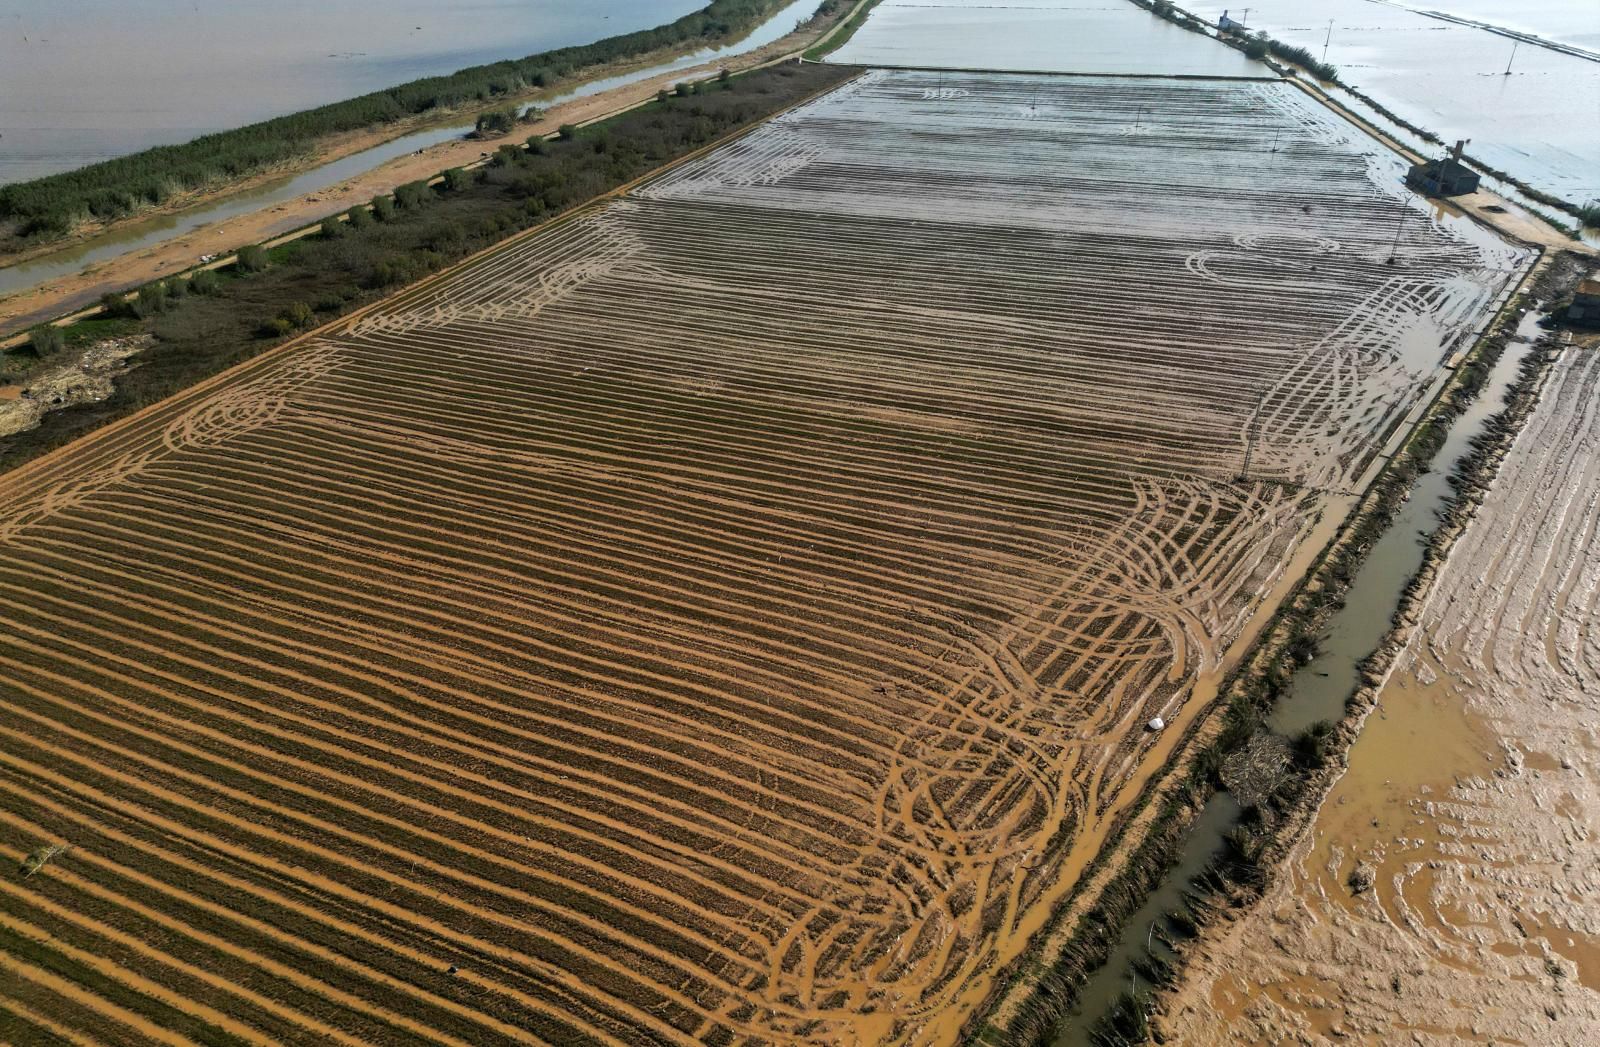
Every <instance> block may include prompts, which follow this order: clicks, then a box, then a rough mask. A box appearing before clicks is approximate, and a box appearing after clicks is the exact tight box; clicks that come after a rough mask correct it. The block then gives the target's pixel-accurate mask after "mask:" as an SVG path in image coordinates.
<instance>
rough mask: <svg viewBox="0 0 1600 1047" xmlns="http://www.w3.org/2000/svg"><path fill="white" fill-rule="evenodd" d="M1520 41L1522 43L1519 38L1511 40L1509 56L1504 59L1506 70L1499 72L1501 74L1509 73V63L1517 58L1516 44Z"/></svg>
mask: <svg viewBox="0 0 1600 1047" xmlns="http://www.w3.org/2000/svg"><path fill="white" fill-rule="evenodd" d="M1520 43H1522V41H1521V40H1513V41H1511V57H1510V58H1507V59H1506V71H1505V72H1503V73H1501V74H1500V75H1501V76H1510V75H1511V63H1512V62H1515V61H1516V60H1517V45H1518V44H1520Z"/></svg>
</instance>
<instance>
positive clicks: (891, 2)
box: [831, 0, 1271, 76]
mask: <svg viewBox="0 0 1600 1047" xmlns="http://www.w3.org/2000/svg"><path fill="white" fill-rule="evenodd" d="M831 60H832V61H836V62H844V63H846V64H850V65H872V66H907V67H912V68H938V69H1011V70H1024V71H1035V72H1052V73H1153V74H1166V75H1187V76H1270V75H1271V70H1269V69H1267V67H1266V66H1264V65H1261V64H1260V63H1258V62H1252V61H1250V60H1249V59H1247V58H1245V57H1244V56H1243V55H1241V54H1240V53H1239V52H1238V51H1235V50H1233V49H1232V48H1229V47H1225V46H1223V45H1222V44H1218V43H1215V42H1214V41H1211V40H1206V39H1203V38H1202V37H1199V36H1197V35H1195V34H1194V33H1191V32H1188V31H1187V30H1184V29H1180V28H1179V27H1177V26H1175V25H1173V24H1171V23H1170V22H1166V21H1163V20H1162V19H1159V18H1156V17H1155V16H1154V15H1152V14H1150V13H1149V12H1147V11H1143V10H1141V9H1139V8H1137V7H1135V6H1133V5H1132V4H1130V3H1127V2H1126V0H1113V2H1099V3H1096V2H1094V0H1041V2H1037V3H1028V4H1025V5H1024V4H1018V5H1015V6H1009V5H1005V4H989V3H983V2H980V0H936V2H931V3H930V2H927V0H916V2H912V0H884V3H882V4H880V5H879V6H878V7H877V8H875V9H874V10H873V12H872V15H871V17H869V18H868V19H867V22H866V24H865V25H864V26H862V27H861V28H860V29H859V30H858V31H857V32H856V34H855V35H854V36H853V37H851V38H850V41H849V42H848V43H846V44H845V45H844V46H843V47H841V48H840V49H839V50H838V51H836V52H835V53H834V54H833V56H832V58H831Z"/></svg>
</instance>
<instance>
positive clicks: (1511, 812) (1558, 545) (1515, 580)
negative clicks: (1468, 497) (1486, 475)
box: [1169, 346, 1600, 1045]
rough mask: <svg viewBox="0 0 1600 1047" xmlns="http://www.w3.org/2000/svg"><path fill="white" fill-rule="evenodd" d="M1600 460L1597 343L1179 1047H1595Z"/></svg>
mask: <svg viewBox="0 0 1600 1047" xmlns="http://www.w3.org/2000/svg"><path fill="white" fill-rule="evenodd" d="M1597 446H1600V350H1597V349H1596V348H1594V347H1593V346H1591V347H1588V348H1570V349H1568V350H1566V351H1565V355H1564V356H1562V358H1561V359H1560V360H1559V361H1558V362H1557V363H1556V364H1555V365H1554V372H1553V373H1552V374H1551V375H1550V376H1549V377H1548V378H1547V384H1546V386H1545V389H1544V393H1543V396H1542V399H1541V401H1540V403H1539V405H1538V407H1537V408H1536V410H1535V412H1534V414H1533V415H1532V417H1531V419H1530V420H1529V422H1528V424H1527V427H1526V429H1525V430H1524V432H1523V433H1522V434H1521V435H1520V436H1519V437H1518V439H1517V441H1516V444H1515V446H1514V448H1513V449H1512V451H1511V452H1510V454H1509V456H1508V457H1507V459H1506V460H1505V462H1504V463H1503V464H1502V466H1501V468H1500V471H1499V476H1498V479H1497V480H1496V481H1495V483H1494V485H1493V486H1492V487H1491V489H1490V490H1489V491H1488V493H1487V496H1486V499H1485V502H1484V504H1483V505H1482V506H1481V507H1480V508H1479V510H1478V515H1477V517H1476V518H1475V519H1474V520H1473V521H1472V522H1471V524H1470V525H1469V527H1468V529H1467V530H1466V531H1465V532H1464V534H1463V535H1462V536H1461V538H1460V539H1459V540H1458V543H1457V545H1456V547H1455V550H1454V552H1453V553H1452V554H1451V557H1450V559H1449V561H1448V562H1447V563H1446V565H1445V568H1444V571H1443V572H1442V574H1441V575H1440V576H1439V579H1438V582H1437V585H1436V587H1435V589H1434V591H1433V593H1432V595H1431V596H1430V597H1429V598H1428V601H1427V603H1426V605H1425V608H1424V610H1423V615H1422V619H1421V622H1420V624H1419V626H1418V630H1417V632H1416V634H1415V636H1414V638H1413V640H1412V643H1411V646H1410V647H1409V648H1408V649H1407V650H1406V652H1405V653H1404V654H1403V655H1402V658H1401V662H1400V664H1399V665H1398V666H1397V668H1396V671H1395V673H1394V675H1393V677H1392V678H1391V679H1390V680H1389V682H1388V683H1387V684H1386V685H1385V687H1384V688H1383V691H1382V692H1381V694H1380V696H1379V705H1378V707H1377V710H1376V711H1375V712H1374V713H1373V714H1372V718H1371V719H1369V720H1368V722H1367V724H1366V727H1365V728H1364V730H1363V732H1362V734H1361V736H1360V738H1359V739H1358V740H1357V742H1356V744H1355V746H1354V747H1353V749H1352V751H1351V755H1350V766H1349V769H1348V771H1347V772H1346V774H1345V775H1344V777H1343V778H1342V779H1341V780H1340V781H1339V783H1338V784H1337V785H1336V786H1335V788H1334V790H1333V791H1332V793H1331V794H1330V796H1329V797H1328V799H1327V801H1326V802H1325V803H1324V805H1323V807H1322V809H1321V811H1320V812H1319V813H1318V815H1317V818H1316V822H1315V825H1314V828H1313V831H1312V833H1311V835H1310V836H1309V837H1308V839H1307V841H1306V842H1305V843H1304V844H1302V845H1301V846H1300V847H1299V848H1298V849H1297V850H1296V852H1295V854H1294V855H1293V857H1292V859H1291V861H1290V864H1289V865H1288V867H1287V869H1286V871H1285V873H1284V875H1283V877H1282V879H1281V880H1280V882H1279V883H1278V885H1277V886H1276V887H1275V888H1274V889H1273V890H1272V892H1271V893H1270V894H1269V895H1268V897H1267V899H1266V900H1264V901H1263V902H1262V903H1261V904H1260V905H1259V906H1258V907H1257V908H1256V909H1254V910H1252V911H1251V912H1250V913H1249V915H1247V916H1246V917H1245V918H1244V919H1242V920H1241V921H1240V922H1239V923H1238V924H1236V925H1235V926H1233V927H1231V928H1229V929H1228V930H1227V931H1226V933H1225V934H1224V935H1223V936H1222V937H1221V938H1220V939H1218V940H1215V941H1212V942H1209V943H1208V944H1207V946H1206V947H1205V948H1204V949H1203V951H1202V952H1201V953H1200V955H1199V958H1198V961H1197V963H1196V966H1195V967H1194V968H1192V973H1191V975H1190V978H1189V980H1188V982H1187V983H1186V984H1185V986H1184V988H1183V990H1182V992H1181V993H1180V995H1179V997H1178V1000H1179V1006H1178V1008H1177V1010H1176V1014H1175V1017H1174V1018H1173V1020H1172V1021H1171V1022H1170V1023H1169V1025H1170V1028H1171V1031H1172V1032H1173V1033H1174V1036H1175V1038H1176V1041H1177V1042H1182V1043H1194V1044H1231V1043H1240V1042H1259V1043H1295V1042H1321V1041H1322V1040H1323V1039H1324V1038H1329V1037H1338V1038H1342V1039H1344V1040H1346V1041H1348V1042H1362V1043H1398V1042H1419V1043H1429V1044H1444V1043H1490V1042H1493V1043H1501V1044H1505V1043H1521V1044H1574V1045H1576V1044H1589V1043H1593V1042H1595V1041H1594V1037H1595V1030H1596V1029H1600V840H1597V836H1600V784H1597V775H1600V456H1596V455H1595V454H1594V453H1593V452H1594V449H1595V448H1596V447H1597ZM1369 880H1370V882H1371V886H1370V888H1367V889H1364V890H1360V891H1359V892H1358V891H1357V890H1355V886H1356V885H1359V884H1362V883H1365V882H1367V881H1369Z"/></svg>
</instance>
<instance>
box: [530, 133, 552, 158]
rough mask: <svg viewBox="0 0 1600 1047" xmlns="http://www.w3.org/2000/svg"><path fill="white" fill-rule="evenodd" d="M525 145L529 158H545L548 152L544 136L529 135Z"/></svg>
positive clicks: (548, 147) (548, 146)
mask: <svg viewBox="0 0 1600 1047" xmlns="http://www.w3.org/2000/svg"><path fill="white" fill-rule="evenodd" d="M527 145H528V155H529V156H546V155H548V154H549V152H550V143H549V142H546V141H545V140H544V135H529V136H528V143H527Z"/></svg>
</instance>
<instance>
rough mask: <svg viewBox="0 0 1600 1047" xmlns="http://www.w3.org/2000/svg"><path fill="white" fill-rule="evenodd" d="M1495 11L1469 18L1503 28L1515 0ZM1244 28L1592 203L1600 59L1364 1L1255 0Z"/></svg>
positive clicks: (1598, 172)
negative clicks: (1304, 53) (1298, 50)
mask: <svg viewBox="0 0 1600 1047" xmlns="http://www.w3.org/2000/svg"><path fill="white" fill-rule="evenodd" d="M1180 6H1183V7H1186V8H1188V9H1190V10H1192V11H1194V12H1195V13H1197V14H1201V15H1204V16H1205V17H1207V18H1210V19H1213V20H1214V19H1215V18H1216V17H1217V16H1218V15H1220V14H1221V13H1222V12H1223V10H1224V9H1227V8H1232V9H1233V14H1234V17H1236V18H1237V17H1239V16H1240V10H1241V8H1242V6H1243V5H1240V4H1234V3H1231V0H1204V2H1201V3H1193V4H1183V5H1180ZM1415 6H1430V5H1425V4H1418V5H1415ZM1505 6H1506V8H1507V14H1506V16H1505V17H1504V18H1503V19H1501V18H1495V17H1489V16H1488V15H1487V14H1484V13H1481V12H1480V13H1479V15H1478V16H1477V17H1478V18H1479V19H1480V20H1483V21H1487V22H1495V23H1497V24H1504V23H1505V22H1513V23H1514V22H1515V21H1516V5H1515V4H1511V3H1507V4H1506V5H1505ZM1445 10H1449V8H1448V5H1446V7H1445ZM1587 10H1589V11H1591V12H1595V11H1600V7H1597V5H1595V4H1593V3H1588V4H1587ZM1597 17H1600V15H1597ZM1330 20H1332V23H1333V25H1332V31H1331V35H1330V32H1329V21H1330ZM1249 24H1250V27H1251V28H1252V29H1263V30H1265V31H1266V32H1268V33H1270V34H1271V35H1272V36H1274V37H1276V38H1277V39H1280V40H1283V41H1285V42H1287V43H1291V44H1296V45H1299V46H1301V47H1305V48H1306V49H1308V50H1309V51H1311V53H1312V54H1314V55H1317V56H1319V57H1320V56H1321V55H1322V53H1323V49H1324V44H1326V45H1327V56H1328V61H1329V62H1331V63H1332V64H1333V65H1335V66H1337V67H1338V69H1339V75H1340V77H1341V78H1342V79H1343V80H1345V81H1346V82H1347V83H1349V84H1351V85H1352V86H1354V87H1356V88H1359V89H1360V90H1361V91H1363V92H1364V93H1366V94H1368V95H1370V96H1372V97H1373V98H1374V99H1375V100H1376V101H1378V102H1379V103H1380V104H1382V105H1383V106H1385V107H1386V108H1388V109H1390V110H1392V111H1393V112H1395V113H1396V114H1398V115H1399V116H1401V117H1404V118H1405V119H1407V120H1409V121H1411V122H1412V123H1413V124H1416V125H1418V126H1420V127H1424V128H1427V129H1428V130H1430V131H1433V132H1434V133H1436V134H1438V135H1439V136H1440V137H1441V138H1443V139H1444V140H1445V141H1446V142H1454V141H1455V140H1456V139H1458V138H1466V139H1470V140H1471V145H1469V146H1468V148H1467V151H1468V152H1469V153H1470V154H1471V155H1473V156H1476V157H1479V158H1481V159H1482V160H1484V161H1485V162H1487V163H1489V164H1492V165H1494V166H1495V167H1496V168H1499V169H1500V170H1502V171H1506V172H1508V173H1510V174H1512V175H1515V176H1517V177H1518V178H1521V179H1522V180H1523V181H1525V182H1527V183H1528V184H1530V185H1532V186H1534V187H1535V188H1537V189H1542V190H1544V191H1546V192H1550V193H1554V194H1555V195H1557V196H1559V197H1561V198H1562V199H1565V200H1570V201H1572V202H1574V203H1579V204H1581V203H1586V202H1588V201H1590V200H1594V199H1596V198H1600V61H1597V60H1592V57H1591V58H1586V57H1582V56H1580V55H1575V54H1567V53H1563V52H1561V51H1557V50H1551V49H1548V48H1544V47H1539V46H1536V45H1533V44H1529V43H1522V44H1520V45H1519V44H1516V42H1515V41H1513V40H1511V39H1509V38H1508V37H1505V36H1502V35H1500V34H1498V33H1491V32H1488V31H1486V30H1484V29H1481V28H1477V27H1474V26H1470V25H1463V24H1460V23H1458V22H1451V21H1445V20H1442V19H1438V18H1430V17H1428V16H1426V15H1424V14H1421V13H1418V12H1416V11H1410V10H1407V9H1405V8H1402V7H1398V6H1393V5H1390V4H1383V3H1372V2H1370V0H1264V2H1262V3H1257V4H1253V5H1250V15H1249ZM1560 24H1567V23H1566V20H1565V19H1563V20H1562V22H1561V23H1560ZM1597 30H1600V27H1597ZM1513 47H1515V50H1516V54H1515V56H1514V57H1513V55H1512V50H1513ZM1508 64H1509V65H1510V66H1511V75H1510V76H1507V75H1505V70H1506V67H1507V65H1508Z"/></svg>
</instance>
